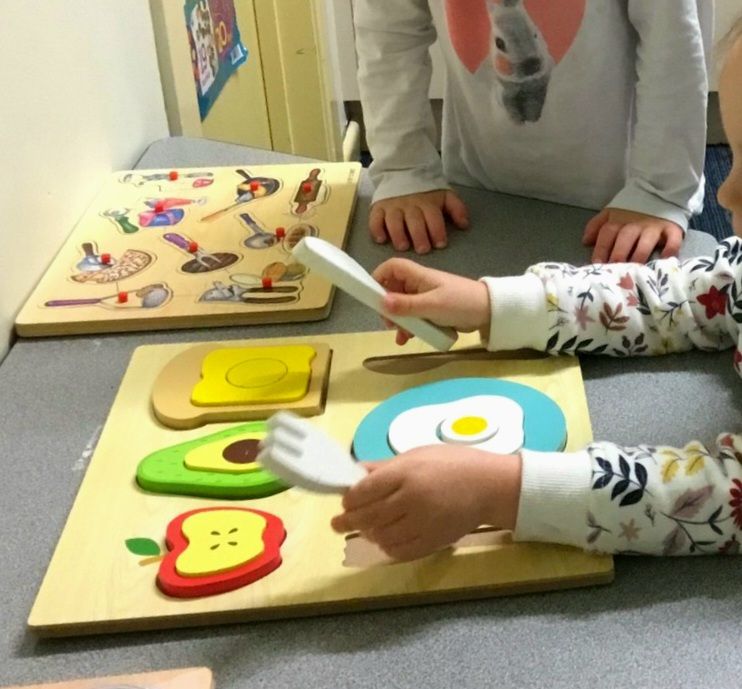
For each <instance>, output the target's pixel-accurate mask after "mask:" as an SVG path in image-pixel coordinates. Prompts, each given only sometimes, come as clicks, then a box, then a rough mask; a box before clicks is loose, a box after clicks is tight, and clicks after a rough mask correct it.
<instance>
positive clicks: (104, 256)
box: [100, 254, 111, 266]
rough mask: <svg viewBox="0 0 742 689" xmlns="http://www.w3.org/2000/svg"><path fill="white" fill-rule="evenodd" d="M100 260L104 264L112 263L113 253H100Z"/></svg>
mask: <svg viewBox="0 0 742 689" xmlns="http://www.w3.org/2000/svg"><path fill="white" fill-rule="evenodd" d="M100 262H101V263H102V264H103V265H104V266H107V265H110V263H111V254H101V255H100Z"/></svg>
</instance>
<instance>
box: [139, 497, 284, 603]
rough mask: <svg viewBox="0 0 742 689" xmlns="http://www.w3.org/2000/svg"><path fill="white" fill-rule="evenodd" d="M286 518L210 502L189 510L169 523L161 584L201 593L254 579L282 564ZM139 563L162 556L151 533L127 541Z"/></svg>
mask: <svg viewBox="0 0 742 689" xmlns="http://www.w3.org/2000/svg"><path fill="white" fill-rule="evenodd" d="M285 538H286V530H285V528H284V526H283V522H282V521H281V520H280V519H279V518H278V517H276V516H275V515H273V514H270V513H268V512H262V511H260V510H253V509H248V508H244V507H207V508H204V509H198V510H192V511H190V512H185V513H184V514H181V515H179V516H177V517H176V518H175V519H173V520H172V521H171V522H170V524H168V527H167V533H166V536H165V543H166V545H167V549H168V553H167V554H166V555H165V557H164V559H162V561H161V564H160V569H159V571H158V573H157V586H158V588H159V589H160V590H161V591H162V592H163V593H164V594H166V595H168V596H173V597H174V598H200V597H203V596H213V595H216V594H218V593H226V592H227V591H234V590H235V589H238V588H242V587H243V586H247V585H248V584H252V583H253V582H255V581H257V580H258V579H262V578H263V577H264V576H266V575H268V574H270V573H271V572H273V571H274V570H275V569H277V568H278V567H279V566H280V565H281V544H282V543H283V541H284V539H285ZM126 547H127V548H128V549H129V551H130V552H131V553H134V554H135V555H149V556H150V557H149V558H148V559H147V560H145V561H143V562H142V563H140V564H145V563H146V562H147V561H152V556H155V559H159V557H157V556H159V553H160V547H159V546H158V545H157V543H155V542H154V541H152V540H150V539H147V538H132V539H129V540H127V542H126Z"/></svg>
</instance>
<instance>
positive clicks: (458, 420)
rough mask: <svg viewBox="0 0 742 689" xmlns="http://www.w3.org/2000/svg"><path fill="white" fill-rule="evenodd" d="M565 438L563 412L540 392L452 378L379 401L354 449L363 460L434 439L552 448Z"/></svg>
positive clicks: (512, 448)
mask: <svg viewBox="0 0 742 689" xmlns="http://www.w3.org/2000/svg"><path fill="white" fill-rule="evenodd" d="M483 398H486V399H483ZM503 398H505V399H504V400H503ZM515 407H519V408H520V410H521V415H522V416H521V415H519V414H518V413H517V410H516V409H515ZM498 436H500V439H498ZM566 442H567V424H566V420H565V418H564V414H563V413H562V410H561V409H560V408H559V405H558V404H557V403H556V402H554V400H552V399H551V398H550V397H548V396H547V395H545V394H544V393H542V392H540V391H538V390H536V389H534V388H531V387H529V386H527V385H521V384H519V383H513V382H511V381H507V380H499V379H496V378H454V379H451V380H443V381H438V382H436V383H429V384H427V385H421V386H419V387H415V388H410V389H409V390H405V391H403V392H400V393H398V394H397V395H394V396H393V397H390V398H389V399H388V400H385V401H384V402H382V403H381V404H379V405H378V406H377V407H376V408H375V409H373V410H372V411H371V412H370V413H369V414H368V415H367V416H366V417H365V418H364V419H363V421H361V423H360V425H359V426H358V429H357V430H356V433H355V436H354V437H353V454H354V455H355V457H356V458H357V459H358V460H360V461H367V462H368V461H376V460H384V459H390V458H391V457H394V455H395V454H397V452H405V451H408V450H411V449H413V448H414V447H422V446H425V445H435V444H453V445H456V444H466V445H469V446H470V447H478V448H480V449H483V450H487V451H490V452H496V453H500V454H507V453H510V452H516V451H518V450H519V449H521V448H526V449H529V450H537V451H542V452H556V451H559V450H562V449H563V448H564V446H565V445H566Z"/></svg>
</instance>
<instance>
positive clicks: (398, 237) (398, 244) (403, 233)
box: [385, 208, 410, 251]
mask: <svg viewBox="0 0 742 689" xmlns="http://www.w3.org/2000/svg"><path fill="white" fill-rule="evenodd" d="M385 219H386V231H387V232H388V234H389V238H390V239H391V240H392V245H393V246H394V248H395V249H396V250H397V251H407V250H408V249H409V248H410V241H409V239H408V238H407V230H406V229H405V223H404V213H403V212H402V209H401V208H392V209H390V210H388V211H387V212H386V216H385Z"/></svg>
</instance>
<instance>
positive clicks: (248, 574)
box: [157, 507, 286, 598]
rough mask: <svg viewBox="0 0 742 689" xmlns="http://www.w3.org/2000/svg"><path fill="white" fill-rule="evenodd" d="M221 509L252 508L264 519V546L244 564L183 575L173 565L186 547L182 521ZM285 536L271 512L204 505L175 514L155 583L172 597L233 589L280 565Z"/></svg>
mask: <svg viewBox="0 0 742 689" xmlns="http://www.w3.org/2000/svg"><path fill="white" fill-rule="evenodd" d="M223 509H229V510H242V511H244V512H252V513H253V514H257V515H259V516H260V517H262V518H263V519H265V522H266V525H265V530H264V531H263V544H264V545H265V550H264V551H263V552H262V553H261V554H260V555H258V556H257V557H255V558H253V559H252V560H250V561H248V562H246V563H245V564H244V565H241V566H240V567H237V568H236V569H233V570H230V571H229V572H223V573H221V574H212V575H210V576H206V577H183V576H181V575H180V574H178V572H177V570H176V569H175V561H176V560H177V559H178V556H179V555H180V554H181V553H182V552H183V551H184V550H185V549H186V548H187V547H188V541H187V540H186V538H185V536H184V535H183V531H182V528H181V527H182V525H183V522H184V521H185V520H186V519H188V518H189V517H190V516H192V515H194V514H197V513H199V512H213V511H219V510H223ZM285 538H286V529H285V528H284V526H283V522H282V521H281V520H280V519H279V518H278V517H276V516H275V515H273V514H270V513H268V512H262V511H261V510H254V509H247V508H239V507H229V508H224V507H207V508H204V509H199V510H191V511H190V512H184V513H183V514H181V515H179V516H177V517H176V518H175V519H173V521H171V522H170V524H168V527H167V532H166V534H165V543H166V545H167V548H168V551H169V552H168V554H167V555H166V556H165V558H164V559H163V561H162V563H161V564H160V569H159V572H158V573H157V586H158V588H159V589H160V591H162V592H163V593H164V594H165V595H167V596H172V597H173V598H202V597H204V596H215V595H217V594H219V593H226V592H227V591H234V590H235V589H238V588H242V587H243V586H247V585H248V584H252V583H253V582H255V581H257V580H258V579H262V578H263V577H264V576H266V575H268V574H270V573H271V572H273V571H274V570H275V569H277V568H278V567H279V566H280V565H281V562H282V560H281V544H282V543H283V541H284V540H285Z"/></svg>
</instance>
